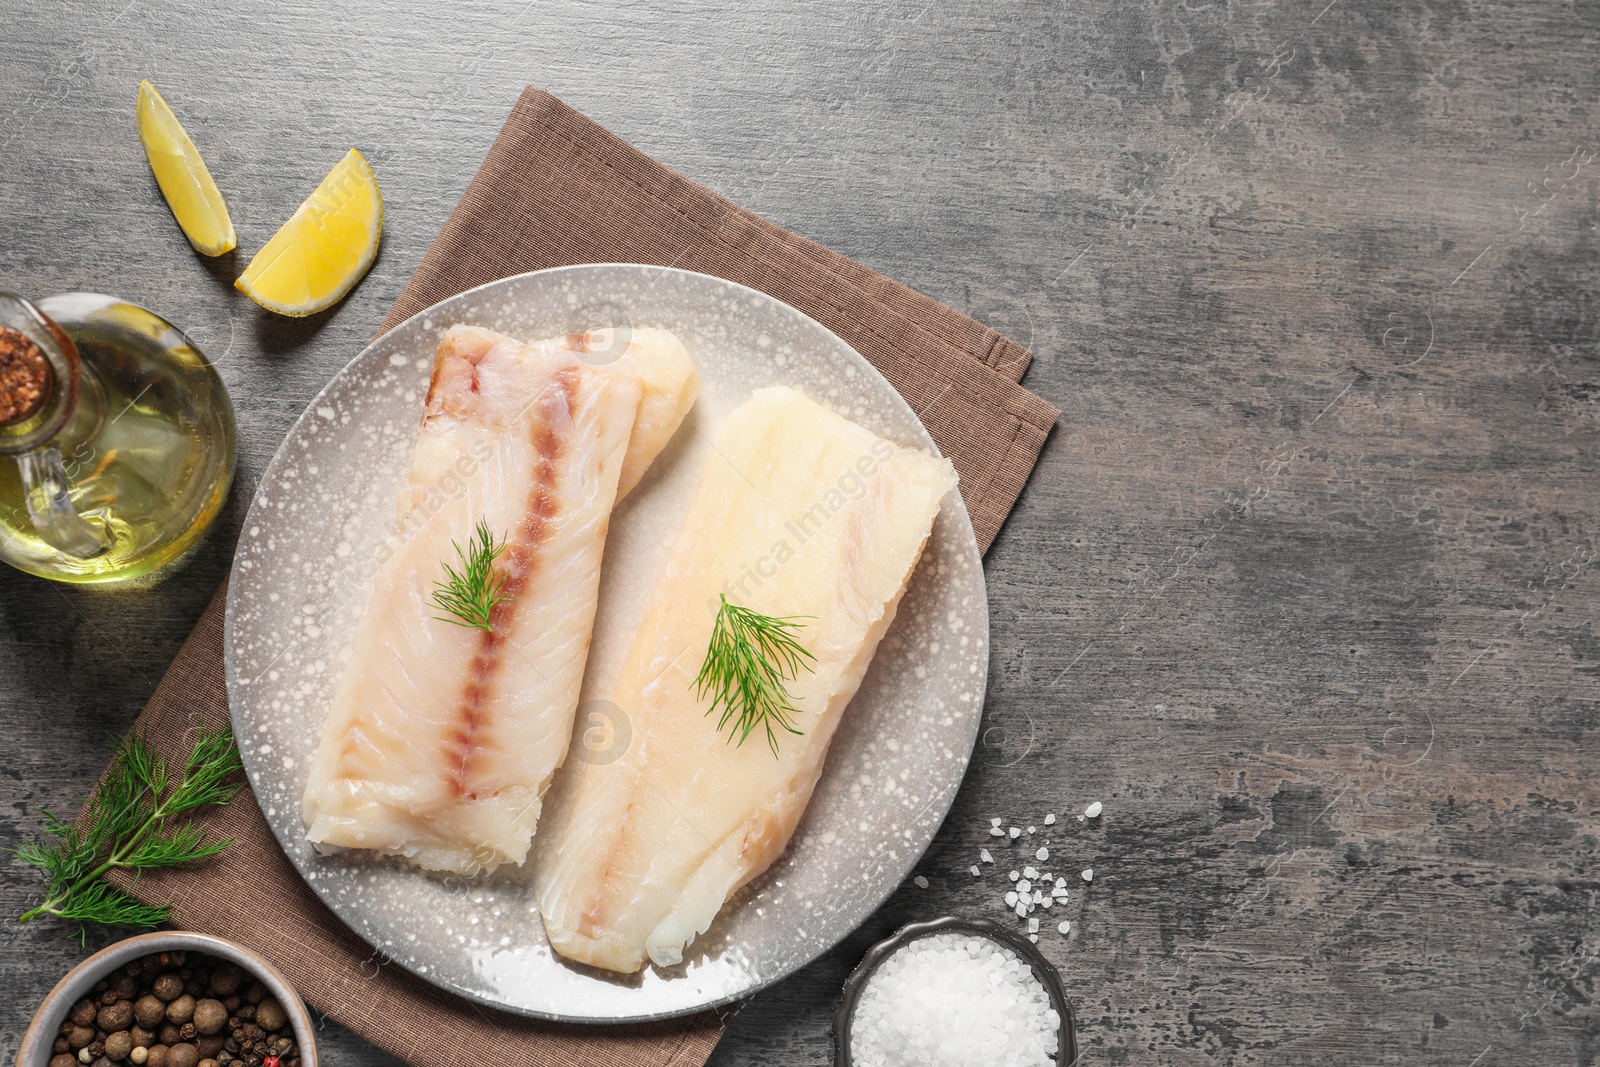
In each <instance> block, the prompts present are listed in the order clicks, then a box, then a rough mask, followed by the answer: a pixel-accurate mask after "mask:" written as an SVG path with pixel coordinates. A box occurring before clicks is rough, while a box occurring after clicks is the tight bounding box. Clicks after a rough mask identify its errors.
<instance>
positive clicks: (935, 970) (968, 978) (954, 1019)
mask: <svg viewBox="0 0 1600 1067" xmlns="http://www.w3.org/2000/svg"><path fill="white" fill-rule="evenodd" d="M1032 938H1033V939H1034V940H1037V938H1038V935H1037V934H1033V935H1032ZM1060 1027H1061V1018H1060V1016H1059V1015H1057V1014H1056V1012H1055V1010H1054V1009H1053V1008H1052V1007H1051V1006H1050V997H1049V994H1048V993H1046V992H1045V989H1044V987H1043V986H1042V985H1040V984H1039V980H1038V979H1037V978H1035V977H1034V976H1033V973H1032V971H1030V970H1029V969H1028V966H1027V964H1025V963H1024V962H1023V961H1022V960H1021V959H1020V958H1018V956H1017V955H1016V954H1015V953H1014V952H1012V951H1011V950H1010V949H1007V948H1005V947H1004V946H1002V945H997V944H995V943H994V942H993V941H990V940H988V939H987V938H981V937H968V936H963V935H960V934H935V935H934V936H932V937H924V938H919V939H917V940H916V941H913V942H912V943H911V944H909V945H906V946H904V947H902V948H901V949H899V950H898V951H897V952H895V953H894V955H892V956H890V957H889V958H888V959H887V960H885V961H884V962H883V963H882V964H881V965H879V967H878V969H877V970H876V971H874V972H873V974H872V976H871V978H870V979H868V981H867V986H866V988H865V989H864V990H862V993H861V999H860V1001H858V1002H857V1004H856V1010H855V1017H854V1021H853V1022H852V1024H851V1034H850V1055H851V1058H852V1059H853V1060H854V1061H855V1062H856V1063H857V1064H860V1065H861V1067H910V1065H912V1064H917V1065H926V1067H957V1065H960V1064H970V1063H996V1064H1008V1065H1010V1064H1014V1065H1017V1067H1053V1065H1054V1063H1055V1060H1054V1054H1055V1050H1056V1047H1057V1044H1058V1040H1059V1039H1058V1037H1057V1035H1058V1033H1059V1031H1060Z"/></svg>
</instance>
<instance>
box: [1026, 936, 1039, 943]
mask: <svg viewBox="0 0 1600 1067" xmlns="http://www.w3.org/2000/svg"><path fill="white" fill-rule="evenodd" d="M1028 940H1029V941H1032V942H1033V943H1034V944H1035V945H1037V944H1038V943H1039V935H1038V934H1029V935H1028Z"/></svg>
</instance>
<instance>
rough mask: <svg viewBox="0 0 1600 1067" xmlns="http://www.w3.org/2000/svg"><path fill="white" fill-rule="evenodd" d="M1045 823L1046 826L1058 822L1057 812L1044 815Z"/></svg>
mask: <svg viewBox="0 0 1600 1067" xmlns="http://www.w3.org/2000/svg"><path fill="white" fill-rule="evenodd" d="M1044 824H1045V825H1046V826H1054V825H1055V824H1056V813H1055V812H1053V811H1052V812H1051V813H1050V814H1049V815H1046V816H1045V817H1044Z"/></svg>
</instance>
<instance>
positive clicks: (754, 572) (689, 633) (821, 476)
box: [536, 389, 956, 972]
mask: <svg viewBox="0 0 1600 1067" xmlns="http://www.w3.org/2000/svg"><path fill="white" fill-rule="evenodd" d="M715 444H716V447H715V449H714V450H713V455H712V458H711V459H710V460H709V463H710V468H709V470H708V471H707V472H706V474H705V476H704V478H703V479H702V481H701V483H700V487H699V489H698V491H697V492H696V494H695V498H694V502H693V503H692V504H691V505H690V509H689V516H688V518H687V519H686V520H685V522H684V526H683V529H682V531H681V532H680V533H679V535H678V540H677V542H676V543H675V545H674V547H673V549H672V552H671V555H670V556H669V558H668V560H667V564H666V568H665V570H664V571H663V573H662V576H661V580H660V582H659V584H658V585H657V586H656V588H655V592H654V594H653V595H652V597H651V600H650V606H649V608H648V610H647V611H646V613H645V617H644V621H643V622H642V623H641V625H640V627H639V632H638V635H637V636H636V637H635V638H634V642H633V646H632V649H631V651H630V652H629V653H628V656H627V659H626V661H625V663H624V665H623V667H622V670H621V673H620V675H619V676H618V680H617V682H616V684H615V687H614V688H613V690H612V695H613V699H614V701H615V703H616V704H617V705H619V706H620V708H621V710H622V713H623V715H624V716H625V717H626V719H627V720H628V721H630V722H631V723H632V743H631V745H630V747H629V748H628V750H627V752H626V753H625V754H623V756H622V757H621V758H620V759H618V760H616V761H615V762H612V763H609V764H605V765H602V764H600V763H591V764H585V765H582V766H578V765H574V766H572V767H571V768H570V769H569V770H568V771H567V773H568V774H573V775H577V774H581V775H582V780H581V782H579V783H577V785H576V788H575V790H574V792H573V798H572V801H571V804H570V807H569V809H568V810H567V812H566V814H565V816H564V819H563V825H561V826H556V825H555V824H554V823H552V825H551V826H550V827H549V828H547V829H546V831H545V833H543V834H541V835H540V838H541V844H540V848H539V855H538V858H537V861H536V863H537V869H536V875H537V879H538V887H539V909H540V911H541V913H542V914H543V916H544V927H545V932H546V934H548V935H549V938H550V944H551V945H552V946H554V947H555V949H556V951H558V952H560V953H561V954H562V955H563V956H566V957H568V958H570V959H574V960H578V961H580V962H583V963H588V964H592V965H594V966H596V967H605V968H607V969H609V970H613V971H622V972H631V971H636V970H638V969H639V968H640V967H642V966H643V965H644V962H645V960H646V959H649V960H650V961H652V962H654V963H656V964H658V965H662V966H670V965H672V964H676V963H678V962H681V960H682V957H683V948H684V946H685V945H687V944H688V943H689V942H691V941H693V940H694V939H695V937H696V936H698V935H699V934H701V933H703V932H704V931H705V930H706V928H707V927H708V926H709V925H710V924H711V920H712V919H713V918H714V917H715V916H716V914H717V912H718V910H720V909H721V907H722V905H723V903H724V902H725V901H726V900H727V899H728V897H729V896H730V895H732V894H733V892H734V891H735V890H737V889H738V888H739V887H740V886H741V885H743V884H744V883H746V882H748V881H749V880H750V879H752V878H754V877H755V876H756V875H758V874H760V873H761V872H762V871H764V870H766V869H767V867H768V866H769V865H770V864H771V863H772V861H773V860H774V859H776V858H777V857H778V855H779V854H780V853H781V852H782V851H783V850H784V847H785V846H786V845H788V843H789V838H790V837H791V836H793V834H794V830H795V826H796V825H797V824H798V823H799V821H800V816H801V815H802V814H803V813H804V812H805V809H806V804H807V803H808V802H809V801H810V800H811V791H812V789H813V788H815V786H816V784H817V779H818V777H819V776H820V775H821V774H822V764H823V759H824V758H825V757H826V756H827V753H828V742H829V741H831V740H832V738H833V732H834V728H835V727H836V726H838V724H839V718H840V716H841V715H842V714H843V713H844V709H845V705H846V704H848V703H849V702H850V698H851V697H852V696H854V695H855V691H856V687H857V686H859V685H860V684H861V679H862V676H863V675H865V674H866V670H867V666H868V664H870V663H871V662H872V656H873V653H874V651H875V650H876V649H877V647H878V641H879V639H880V638H882V637H883V635H884V632H885V631H886V630H888V628H889V625H890V623H892V622H893V621H894V615H895V609H896V608H897V607H898V606H899V603H900V596H901V594H902V593H903V592H904V591H905V588H906V583H907V582H908V581H909V580H910V578H911V572H912V570H913V569H914V568H915V567H916V565H917V560H918V558H919V557H920V556H921V555H922V548H923V545H924V543H925V542H926V541H927V539H928V534H929V532H930V531H931V529H932V527H933V521H934V517H935V516H936V515H937V514H938V513H939V507H940V504H941V502H942V501H943V499H944V496H945V494H946V493H947V492H949V491H950V490H951V489H953V488H954V487H955V484H956V477H955V471H954V470H953V469H952V468H951V466H950V463H949V462H948V461H947V460H943V459H938V458H936V457H934V456H930V455H928V454H927V453H925V452H920V451H918V450H916V449H913V448H896V447H895V446H894V445H892V444H891V443H889V442H888V441H885V440H884V439H882V438H881V437H878V436H877V435H876V434H873V433H871V432H869V431H868V430H866V429H863V428H862V427H860V426H858V425H856V424H855V423H853V422H850V421H849V420H848V419H844V418H842V417H840V416H838V415H836V414H834V413H833V412H831V411H829V410H827V409H826V408H823V407H822V406H820V405H818V404H816V403H814V402H813V401H811V400H809V399H807V398H806V397H804V396H802V395H800V394H799V393H797V392H794V391H793V390H790V389H760V390H757V391H756V392H755V393H754V394H753V395H752V397H751V398H750V400H748V401H747V402H746V403H744V404H743V405H741V406H740V407H739V408H738V409H737V410H735V411H734V412H733V413H732V414H731V415H730V416H728V419H727V421H726V423H725V424H724V425H723V426H722V428H721V429H720V430H719V431H718V433H717V435H716V442H715ZM720 596H726V597H727V598H728V601H729V602H731V603H734V604H738V605H741V606H743V607H746V608H749V609H752V610H754V611H757V612H760V613H761V614H763V615H768V616H773V617H783V616H788V617H795V616H801V617H804V625H803V626H802V627H801V628H800V629H799V630H798V631H797V633H796V638H797V640H798V641H799V643H800V644H801V645H802V646H804V648H805V649H806V651H807V652H809V653H810V654H811V655H812V656H814V657H815V660H814V661H813V663H812V664H811V667H812V669H811V670H802V671H800V672H799V673H798V675H797V676H795V677H794V678H793V680H792V681H791V682H790V683H789V685H788V692H789V695H790V696H791V698H792V700H793V703H794V706H795V707H796V709H797V712H798V713H797V714H796V715H795V716H794V719H795V723H796V726H797V727H798V729H799V730H800V731H801V733H800V735H798V736H796V735H794V734H790V733H785V732H780V733H778V734H777V735H776V737H775V739H774V741H773V743H772V744H771V745H769V744H768V740H767V738H766V736H765V733H764V731H762V730H760V729H758V730H756V732H754V733H752V734H751V735H750V736H749V737H748V738H747V739H746V740H745V741H744V743H743V744H742V745H736V744H732V743H730V742H729V738H728V734H727V732H726V731H725V730H723V731H719V729H718V725H717V716H716V715H711V716H709V717H708V716H707V714H706V713H707V710H708V705H709V701H708V700H707V699H705V698H703V697H701V696H700V695H699V693H698V692H697V691H696V686H695V676H696V674H697V672H698V671H699V670H700V666H701V663H702V662H703V661H704V658H705V655H706V649H707V645H708V643H709V641H710V638H711V633H712V628H713V625H714V621H715V619H716V616H717V613H718V611H719V607H720V599H719V597H720ZM905 712H906V714H908V715H914V714H916V713H917V711H916V709H915V708H907V709H905ZM774 748H776V754H774V751H773V749H774Z"/></svg>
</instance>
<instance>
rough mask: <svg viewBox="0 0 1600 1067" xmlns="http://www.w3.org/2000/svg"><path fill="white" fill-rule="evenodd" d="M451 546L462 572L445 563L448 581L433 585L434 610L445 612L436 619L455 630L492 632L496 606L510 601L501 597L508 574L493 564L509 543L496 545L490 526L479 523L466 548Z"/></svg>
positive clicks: (440, 581)
mask: <svg viewBox="0 0 1600 1067" xmlns="http://www.w3.org/2000/svg"><path fill="white" fill-rule="evenodd" d="M450 544H451V546H452V547H454V548H455V550H456V557H457V558H458V559H459V560H460V561H461V569H460V570H459V571H458V570H456V569H455V568H454V567H452V566H450V564H448V563H446V564H444V565H443V566H444V573H445V577H444V578H442V579H438V580H436V581H435V582H434V583H433V584H434V587H435V588H434V590H433V606H434V607H436V608H438V609H439V610H440V611H442V612H445V614H443V615H435V616H434V618H436V619H438V620H439V621H440V622H448V623H453V624H455V625H456V626H474V627H477V628H478V629H480V630H493V629H494V622H493V620H492V619H491V616H492V615H493V613H494V607H495V605H496V604H499V603H501V602H502V601H508V600H510V599H511V598H510V597H509V596H505V595H503V593H502V590H504V589H505V587H506V574H505V572H504V571H497V570H495V569H494V561H495V560H496V559H498V558H499V557H500V553H502V552H504V551H505V550H506V539H505V538H503V537H502V538H501V539H500V540H498V541H496V540H495V539H494V534H493V533H491V532H490V531H489V524H488V523H487V522H480V523H478V526H477V529H476V530H475V531H474V532H473V535H472V537H471V538H469V539H468V540H467V547H466V548H462V547H461V545H460V543H459V542H456V541H451V542H450Z"/></svg>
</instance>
